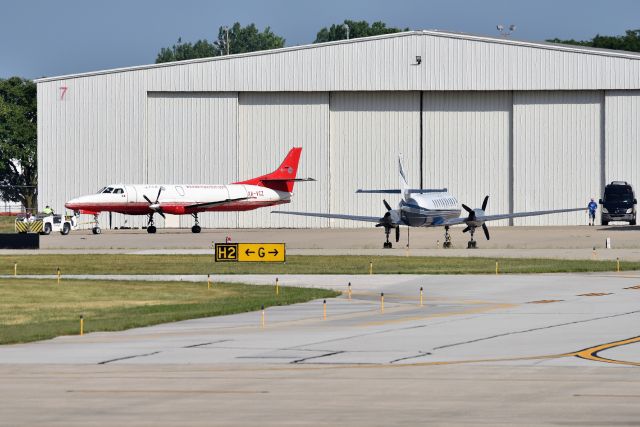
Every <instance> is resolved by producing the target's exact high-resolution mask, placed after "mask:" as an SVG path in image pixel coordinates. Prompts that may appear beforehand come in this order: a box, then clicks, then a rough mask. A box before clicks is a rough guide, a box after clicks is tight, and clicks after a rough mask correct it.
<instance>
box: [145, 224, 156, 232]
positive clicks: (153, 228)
mask: <svg viewBox="0 0 640 427" xmlns="http://www.w3.org/2000/svg"><path fill="white" fill-rule="evenodd" d="M155 232H156V226H155V225H150V226H148V227H147V233H149V234H154V233H155Z"/></svg>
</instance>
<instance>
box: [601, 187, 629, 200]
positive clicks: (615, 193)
mask: <svg viewBox="0 0 640 427" xmlns="http://www.w3.org/2000/svg"><path fill="white" fill-rule="evenodd" d="M604 200H606V201H607V202H631V201H632V200H633V190H632V189H631V187H630V186H628V185H612V186H607V187H606V188H605V190H604Z"/></svg>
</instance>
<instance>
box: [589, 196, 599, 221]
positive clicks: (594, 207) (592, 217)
mask: <svg viewBox="0 0 640 427" xmlns="http://www.w3.org/2000/svg"><path fill="white" fill-rule="evenodd" d="M587 207H588V208H589V225H592V226H593V225H596V210H598V204H597V203H596V202H595V201H594V200H593V199H591V201H590V202H589V204H588V205H587Z"/></svg>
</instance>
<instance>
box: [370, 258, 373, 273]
mask: <svg viewBox="0 0 640 427" xmlns="http://www.w3.org/2000/svg"><path fill="white" fill-rule="evenodd" d="M369 274H373V261H369Z"/></svg>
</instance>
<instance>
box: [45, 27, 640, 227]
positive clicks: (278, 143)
mask: <svg viewBox="0 0 640 427" xmlns="http://www.w3.org/2000/svg"><path fill="white" fill-rule="evenodd" d="M37 87H38V155H39V160H38V171H39V188H38V190H39V195H38V203H39V204H40V206H44V205H45V204H50V205H51V206H52V207H54V208H55V209H57V210H61V209H63V206H64V202H65V201H66V200H68V199H70V198H72V197H75V196H78V195H81V194H86V193H91V192H94V191H97V190H98V189H99V188H101V187H103V186H104V185H107V184H110V183H126V184H134V183H139V184H143V183H149V184H177V183H185V184H189V183H193V184H195V183H199V184H203V183H212V184H213V183H230V182H233V181H238V180H242V179H247V178H251V177H253V176H256V175H260V174H263V173H266V172H270V171H271V170H273V169H275V168H276V167H277V165H279V163H280V161H281V160H282V159H283V158H284V156H285V154H286V153H287V151H288V150H289V149H290V148H291V147H293V146H302V147H303V152H302V158H301V164H300V169H299V176H301V177H307V176H309V177H314V178H316V179H317V182H311V183H298V184H296V188H295V190H294V191H295V192H296V195H295V196H294V198H293V201H292V203H291V204H289V205H283V206H281V207H280V208H282V209H291V210H298V211H315V212H333V213H351V214H360V215H376V214H380V215H381V216H382V214H383V213H384V212H385V209H384V206H383V204H382V197H381V196H379V195H357V194H355V193H354V192H355V190H356V189H358V188H397V186H398V170H397V156H398V154H399V153H402V154H403V155H404V158H405V166H406V169H407V172H408V175H409V178H410V181H412V183H411V184H412V186H413V187H420V186H423V187H425V188H441V187H447V188H449V190H450V191H451V192H453V194H455V195H456V196H457V198H458V199H459V201H460V202H462V203H465V204H468V205H471V206H479V205H480V204H481V202H482V199H483V197H484V196H485V195H486V194H489V195H490V196H491V197H490V201H489V206H488V212H489V213H499V212H500V213H502V212H516V211H521V210H537V209H559V208H569V207H580V206H586V204H587V202H588V200H589V198H590V197H595V198H597V197H598V196H599V195H600V194H602V191H603V188H604V185H605V183H606V182H609V181H611V180H626V181H629V182H630V183H631V184H632V185H635V186H636V190H640V148H639V142H640V141H639V139H640V121H639V120H638V118H639V117H640V55H638V54H635V53H628V52H621V51H608V50H600V49H591V48H582V47H574V46H564V45H556V44H546V43H532V42H524V41H517V40H511V39H504V38H493V37H479V36H472V35H466V34H457V33H446V32H440V31H410V32H404V33H398V34H392V35H385V36H379V37H371V38H362V39H353V40H345V41H339V42H331V43H324V44H314V45H308V46H296V47H289V48H284V49H277V50H271V51H263V52H255V53H249V54H242V55H231V56H223V57H215V58H206V59H197V60H191V61H183V62H174V63H166V64H155V65H147V66H139V67H131V68H121V69H113V70H106V71H97V72H91V73H83V74H77V75H69V76H61V77H51V78H43V79H40V80H37ZM395 199H396V197H395V196H393V195H391V196H390V197H389V199H388V200H389V202H390V203H391V204H394V203H396V202H397V200H395ZM270 211H271V209H269V208H263V209H259V210H256V211H253V212H240V213H235V212H234V213H206V214H202V215H201V224H202V225H203V226H205V227H231V228H233V227H247V228H251V227H330V226H332V227H368V226H370V224H360V223H355V222H348V221H341V220H332V221H330V220H327V219H318V218H305V217H293V216H287V215H271V214H270ZM107 218H108V217H107V216H106V214H103V216H102V217H101V221H102V225H103V226H108V220H107ZM156 220H157V225H159V226H160V227H162V226H163V223H162V218H159V217H158V216H156ZM167 221H168V224H167V225H177V224H178V221H179V222H180V225H181V226H183V227H190V226H191V225H192V221H193V220H192V218H191V217H190V216H188V215H187V216H184V217H181V218H180V219H179V220H178V219H177V218H172V219H170V220H167ZM514 222H515V225H543V224H544V225H547V224H550V225H563V224H585V223H586V214H585V213H582V212H580V213H567V214H559V215H552V216H543V217H532V218H523V219H517V220H515V221H514ZM123 224H124V217H123V216H121V215H114V217H113V226H120V225H123ZM127 224H128V225H137V226H139V225H143V224H146V219H145V218H142V217H138V218H132V217H129V218H128V222H127ZM505 224H506V223H505Z"/></svg>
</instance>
